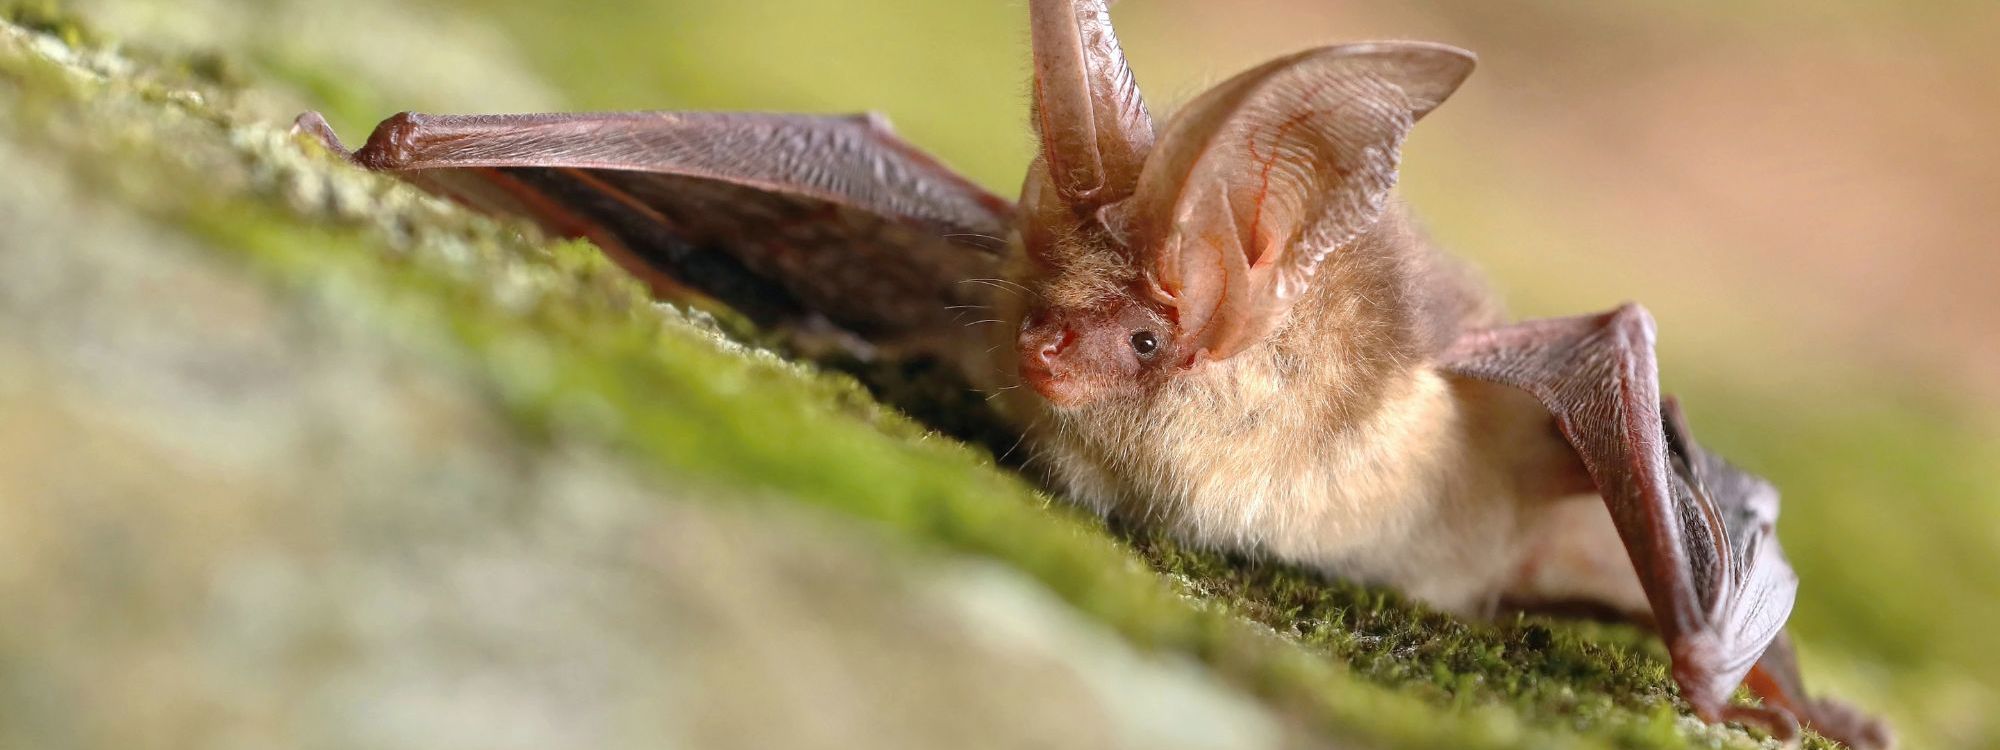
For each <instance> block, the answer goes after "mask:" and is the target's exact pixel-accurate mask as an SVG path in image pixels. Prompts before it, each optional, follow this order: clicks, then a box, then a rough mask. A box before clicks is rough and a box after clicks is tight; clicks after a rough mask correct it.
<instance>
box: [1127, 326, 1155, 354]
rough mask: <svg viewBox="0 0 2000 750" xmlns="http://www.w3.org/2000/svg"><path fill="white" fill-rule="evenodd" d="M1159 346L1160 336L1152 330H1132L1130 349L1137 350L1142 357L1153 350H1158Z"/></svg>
mask: <svg viewBox="0 0 2000 750" xmlns="http://www.w3.org/2000/svg"><path fill="white" fill-rule="evenodd" d="M1159 348H1160V337H1159V336H1157V335H1154V333H1153V332H1152V331H1134V332H1132V351H1135V352H1138V353H1139V356H1141V357H1144V356H1146V355H1148V354H1152V353H1153V352H1155V351H1158V350H1159Z"/></svg>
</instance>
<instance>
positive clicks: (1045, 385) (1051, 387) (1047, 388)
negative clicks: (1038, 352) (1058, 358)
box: [1021, 357, 1089, 407]
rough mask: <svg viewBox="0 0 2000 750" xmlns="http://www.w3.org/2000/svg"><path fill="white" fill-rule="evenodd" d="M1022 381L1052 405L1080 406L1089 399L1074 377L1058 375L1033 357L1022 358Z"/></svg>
mask: <svg viewBox="0 0 2000 750" xmlns="http://www.w3.org/2000/svg"><path fill="white" fill-rule="evenodd" d="M1021 383H1022V384H1023V385H1026V386H1028V387H1029V388H1033V389H1035V392H1036V393H1039V394H1041V396H1042V399H1043V400H1045V401H1048V402H1049V404H1050V405H1052V406H1056V407H1070V406H1079V405H1081V404H1083V403H1084V402H1086V401H1088V400H1089V399H1087V398H1085V397H1084V395H1083V392H1084V389H1082V388H1078V387H1077V385H1078V384H1077V383H1076V382H1074V380H1073V379H1071V378H1066V377H1063V376H1061V375H1057V374H1056V373H1055V372H1054V371H1053V370H1050V369H1049V368H1048V367H1047V366H1045V365H1043V364H1041V363H1038V362H1036V361H1034V360H1033V359H1032V358H1028V357H1023V358H1021Z"/></svg>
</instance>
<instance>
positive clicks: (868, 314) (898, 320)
mask: <svg viewBox="0 0 2000 750" xmlns="http://www.w3.org/2000/svg"><path fill="white" fill-rule="evenodd" d="M298 128H299V129H300V130H302V131H305V132H310V133H313V134H315V135H318V136H319V137H320V138H321V139H322V140H324V141H326V142H327V143H328V145H329V146H330V147H332V148H334V149H336V150H338V151H340V152H341V153H343V154H345V153H347V151H346V149H345V148H344V147H342V146H341V145H340V142H339V140H338V139H337V138H334V137H333V133H332V131H331V130H330V129H329V128H328V127H327V126H326V124H325V121H324V120H323V119H320V118H319V116H318V115H316V114H313V113H307V114H306V115H303V116H301V117H300V118H299V125H298ZM350 156H351V158H352V159H353V160H354V161H355V162H356V163H357V164H360V165H362V166H365V167H368V168H370V169H376V170H382V171H390V172H395V173H398V174H399V175H401V176H403V177H405V178H407V179H409V180H410V181H412V182H414V183H417V184H418V185H420V186H423V187H425V188H427V189H430V190H432V191H433V192H438V193H442V194H445V195H448V196H450V197H453V198H456V199H459V200H461V201H463V202H465V203H468V204H471V205H473V206H475V207H478V208H481V209H484V210H489V211H494V212H499V213H509V214H518V215H525V216H529V217H533V218H534V219H536V220H537V221H538V222H540V223H541V224H542V225H543V226H544V227H546V228H547V229H549V230H550V231H552V232H554V233H557V234H561V235H566V236H581V237H588V238H590V239H591V240H593V241H595V242H597V243H598V244H599V245H600V246H602V247H603V248H604V249H605V250H606V251H607V252H609V253H611V254H612V255H613V256H614V257H616V258H617V259H618V260H619V261H620V262H621V263H623V264H624V265H626V266H627V267H628V268H629V269H631V270H632V271H633V272H634V273H635V274H637V275H639V276H640V277H641V278H644V279H646V280H647V281H648V282H650V283H652V284H654V285H655V287H656V288H660V289H662V290H682V289H685V288H692V289H693V290H694V291H697V292H700V293H703V294H707V295H709V296H712V297H715V298H718V299H720V300H722V301H724V302H726V303H729V304H731V305H733V306H735V307H737V308H738V309H740V310H742V311H744V312H745V313H746V314H748V315H750V316H751V317H752V318H753V319H757V320H759V322H764V323H772V322H781V321H786V320H796V319H809V318H813V317H815V316H823V317H824V319H826V320H828V321H830V322H832V323H833V324H835V325H837V326H839V327H840V328H843V329H846V330H848V331H851V332H853V333H856V334H858V335H860V336H862V337H863V338H864V339H868V340H870V341H874V342H876V343H884V342H901V341H906V340H908V339H911V338H921V337H923V336H927V335H933V334H939V333H943V332H946V331H947V330H948V329H952V328H954V326H952V324H951V321H952V320H953V317H954V316H953V309H952V308H955V307H956V306H959V305H967V304H973V303H974V301H975V295H974V294H973V293H972V290H971V289H968V288H966V286H965V285H964V284H962V283H961V282H963V281H964V280H965V279H973V278H982V277H992V276H994V275H996V273H995V271H996V269H997V267H998V265H999V261H1000V257H1001V251H1002V250H1003V249H1004V247H1005V243H1006V241H1007V240H1006V234H1007V232H1008V231H1009V229H1010V227H1011V226H1012V221H1013V218H1012V217H1013V209H1012V207H1011V206H1010V205H1009V204H1008V203H1007V202H1006V201H1004V200H1002V199H1001V198H999V197H998V196H995V195H993V194H991V193H989V192H987V191H985V190H983V189H981V188H979V187H978V186H977V185H974V184H972V183H971V182H970V181H967V180H966V179H964V178H963V177H960V176H958V175H957V174H956V173H954V172H952V171H951V170H950V169H949V168H947V167H945V166H944V165H943V164H941V163H939V162H938V161H937V160H936V159H934V158H932V157H930V156H929V155H926V154H924V153H923V152H921V151H919V150H917V149H916V148H915V147H913V146H911V145H910V144H908V143H907V142H905V141H903V140H902V139H900V138H898V137H896V136H895V134H893V133H892V132H890V130H889V128H888V126H887V124H886V123H885V122H883V121H882V120H881V119H880V118H879V117H874V116H869V115H860V116H853V117H823V116H811V115H786V114H762V113H721V112H716V113H702V112H633V113H606V114H574V115H569V114H557V115H481V116H432V115H419V114H411V113H404V114H400V115H397V116H395V117H392V118H390V119H389V120H387V121H384V122H383V123H382V124H381V125H380V126H379V127H377V128H376V130H375V132H374V134H373V135H372V136H370V137H369V139H368V143H367V145H365V146H363V147H362V148H361V149H360V150H359V151H356V152H353V153H352V154H351V155H350Z"/></svg>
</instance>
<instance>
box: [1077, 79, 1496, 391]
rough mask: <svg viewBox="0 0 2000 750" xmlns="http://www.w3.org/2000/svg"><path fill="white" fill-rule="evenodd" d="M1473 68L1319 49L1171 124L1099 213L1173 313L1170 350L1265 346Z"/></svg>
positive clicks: (1358, 228) (1377, 207)
mask: <svg viewBox="0 0 2000 750" xmlns="http://www.w3.org/2000/svg"><path fill="white" fill-rule="evenodd" d="M1473 60H1474V58H1473V56H1472V53H1469V52H1466V51H1464V50H1461V49H1458V48H1456V47H1450V46H1446V45H1442V44H1427V43H1418V42H1379V43H1367V44H1346V45H1339V46H1334V47H1323V48H1320V49H1314V50H1308V51H1305V52H1301V53H1298V54H1295V55H1291V56H1289V57H1283V58H1279V59H1277V60H1274V61H1272V62H1269V63H1266V64H1264V65H1262V66H1260V67H1257V68H1255V69H1252V70H1250V71H1249V72H1246V73H1243V74H1242V75H1238V76H1236V77H1235V78H1232V79H1230V80H1228V81H1226V82H1224V83H1223V84H1222V85H1220V86H1217V87H1215V88H1213V89H1210V90H1209V91H1208V92H1206V93H1204V94H1202V95H1201V96H1200V97H1198V98H1196V99H1195V100H1194V101H1193V102H1190V103H1189V104H1188V106H1187V107H1186V108H1185V109H1184V110H1182V111H1181V112H1180V113H1179V114H1178V115H1176V116H1175V118H1174V119H1173V121H1172V122H1171V123H1170V124H1169V125H1168V126H1167V129H1166V132H1165V133H1164V134H1163V135H1162V136H1161V138H1160V143H1159V146H1158V148H1157V149H1156V150H1155V151H1154V152H1153V154H1152V155H1151V157H1150V158H1149V159H1148V160H1147V162H1146V165H1145V168H1144V170H1143V171H1142V173H1141V175H1140V179H1139V187H1138V190H1137V192H1136V193H1135V194H1134V196H1133V197H1132V198H1131V199H1130V200H1128V201H1126V202H1125V203H1123V204H1120V205H1116V206H1112V207H1110V208H1108V209H1107V210H1106V211H1105V213H1106V214H1107V223H1110V224H1114V225H1121V226H1123V227H1125V228H1126V232H1125V233H1126V234H1127V236H1129V237H1130V241H1131V244H1132V246H1133V247H1134V248H1135V249H1136V250H1137V252H1138V253H1139V256H1140V257H1139V260H1140V262H1141V263H1142V265H1143V266H1144V267H1145V270H1146V272H1147V273H1149V274H1151V277H1152V281H1153V283H1154V285H1155V287H1156V288H1155V289H1154V290H1153V291H1154V293H1155V294H1157V295H1158V296H1160V297H1161V298H1162V301H1163V302H1166V303H1167V304H1170V305H1172V306H1174V307H1175V308H1176V313H1177V320H1178V322H1179V324H1180V335H1181V337H1182V340H1181V341H1180V342H1179V347H1178V350H1179V351H1184V352H1189V353H1190V354H1191V355H1192V356H1199V354H1200V353H1201V352H1206V356H1207V357H1208V358H1209V359H1222V358H1225V357H1228V356H1230V355H1233V354H1235V353H1237V352H1240V351H1242V350H1243V349H1245V348H1248V347H1249V346H1251V345H1252V344H1255V343H1256V342H1257V341H1258V340H1260V339H1261V338H1262V337H1263V336H1264V334H1266V333H1268V332H1269V331H1270V329H1271V328H1272V326H1274V325H1276V323H1277V322H1278V321H1279V320H1280V319H1281V318H1282V315H1283V313H1284V312H1285V310H1287V309H1288V308H1289V307H1290V305H1291V303H1292V302H1293V301H1294V300H1295V299H1297V297H1298V296H1299V295H1300V294H1301V293H1303V292H1304V291H1305V290H1306V288H1307V286H1308V284H1310V282H1311V280H1312V276H1313V271H1314V269H1315V268H1317V267H1318V265H1319V263H1320V261H1321V260H1323V259H1325V258H1326V257H1328V256H1329V255H1331V254H1333V253H1335V252H1339V251H1340V249H1341V248H1342V247H1344V246H1346V245H1348V244H1350V243H1352V242H1353V241H1354V240H1355V239H1356V238H1357V237H1359V236H1361V234H1362V233H1363V232H1365V231H1367V230H1368V229H1369V228H1370V227H1371V226H1372V225H1374V223H1375V221H1376V220H1377V219H1378V218H1379V217H1380V215H1381V212H1382V209H1383V206H1384V205H1385V204H1386V203H1387V201H1388V200H1389V194H1390V190H1391V189H1392V188H1393V187H1395V184H1396V164H1397V159H1398V156H1399V152H1400V150H1401V148H1402V144H1403V137H1404V136H1405V135H1407V134H1408V133H1409V130H1410V126H1411V125H1412V124H1413V123H1415V122H1416V121H1417V119H1418V118H1421V117H1423V116H1424V114H1426V113H1428V112H1430V111H1431V110H1432V109H1433V108H1435V107H1437V106H1438V105H1439V104H1441V103H1443V102H1444V99H1445V97H1447V96H1450V95H1451V92H1452V91H1454V90H1456V89H1457V88H1458V85H1459V84H1460V83H1461V82H1463V81H1464V80H1465V78H1466V76H1468V75H1470V74H1471V73H1472V67H1473Z"/></svg>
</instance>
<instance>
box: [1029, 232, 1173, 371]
mask: <svg viewBox="0 0 2000 750" xmlns="http://www.w3.org/2000/svg"><path fill="white" fill-rule="evenodd" d="M1038 234H1039V233H1034V232H1030V233H1028V236H1027V238H1026V240H1025V241H1026V242H1027V243H1028V246H1027V247H1025V248H1024V249H1025V250H1026V255H1027V257H1028V258H1030V259H1033V260H1032V261H1031V262H1030V264H1029V265H1030V270H1029V271H1028V273H1027V274H1025V276H1024V278H1022V279H1021V282H1022V284H1023V286H1024V287H1026V289H1027V290H1028V292H1029V294H1028V297H1027V299H1026V300H1025V302H1026V304H1025V306H1024V309H1023V310H1022V311H1021V322H1020V327H1019V329H1018V331H1019V332H1018V335H1017V336H1016V337H1015V340H1014V350H1015V355H1016V362H1017V363H1018V369H1019V372H1020V377H1021V382H1022V383H1023V384H1025V385H1027V386H1029V387H1031V388H1034V389H1035V391H1036V392H1037V393H1040V394H1041V395H1042V397H1043V398H1045V399H1047V400H1048V402H1049V403H1050V404H1051V405H1053V406H1055V407H1056V408H1058V409H1062V408H1074V407H1081V406H1085V405H1088V404H1092V403H1097V402H1100V401H1104V400H1107V399H1117V398H1128V397H1135V396H1142V395H1144V394H1145V393H1146V391H1147V390H1148V389H1149V387H1150V386H1152V385H1154V384H1156V383H1158V382H1159V381H1160V380H1162V379H1163V378H1165V377H1168V376H1170V375H1171V373H1172V372H1173V371H1174V370H1175V369H1177V367H1176V365H1178V364H1180V363H1182V362H1184V361H1185V360H1186V357H1185V356H1183V355H1182V353H1181V352H1180V351H1178V350H1179V347H1178V346H1177V342H1178V340H1179V339H1180V328H1179V326H1177V325H1176V324H1175V322H1174V318H1173V312H1174V310H1173V309H1172V308H1171V307H1168V306H1165V305H1161V304H1159V303H1158V302H1156V301H1153V300H1149V299H1147V298H1146V296H1145V295H1144V294H1143V293H1141V292H1140V290H1139V288H1137V287H1138V283H1137V282H1138V280H1139V279H1140V278H1141V277H1140V275H1139V274H1138V273H1136V271H1135V269H1133V268H1132V267H1131V264H1130V262H1129V261H1128V260H1126V258H1127V257H1129V256H1128V254H1127V253H1126V252H1124V251H1123V250H1122V248H1118V247H1116V246H1115V244H1114V243H1113V242H1112V241H1111V240H1110V239H1109V238H1108V237H1105V236H1103V235H1102V233H1086V234H1083V235H1082V236H1078V235H1071V236H1068V237H1064V238H1062V239H1060V240H1057V241H1055V242H1052V243H1046V244H1042V243H1038V242H1037V240H1036V239H1035V238H1036V237H1037V235H1038ZM1091 234H1095V236H1091ZM1038 244H1040V246H1037V245H1038Z"/></svg>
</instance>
